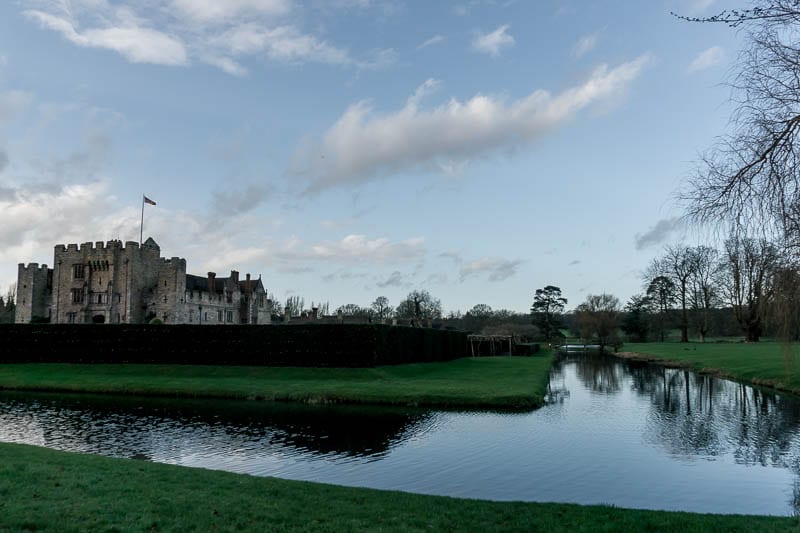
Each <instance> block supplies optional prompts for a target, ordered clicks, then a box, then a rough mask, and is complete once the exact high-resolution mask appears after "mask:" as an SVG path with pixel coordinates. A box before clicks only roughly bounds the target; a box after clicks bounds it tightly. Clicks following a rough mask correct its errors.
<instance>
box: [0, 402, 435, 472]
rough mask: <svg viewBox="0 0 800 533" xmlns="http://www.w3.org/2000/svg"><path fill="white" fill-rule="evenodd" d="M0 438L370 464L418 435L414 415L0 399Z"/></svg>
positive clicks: (122, 450)
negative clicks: (353, 459) (310, 457)
mask: <svg viewBox="0 0 800 533" xmlns="http://www.w3.org/2000/svg"><path fill="white" fill-rule="evenodd" d="M0 402H2V413H1V414H0V439H2V440H13V441H17V442H28V443H31V444H38V445H41V446H47V447H50V448H56V449H61V450H75V451H81V452H87V453H99V454H104V455H110V456H113V457H136V458H140V459H146V458H155V457H159V458H164V457H173V458H174V457H176V456H180V455H187V454H188V455H191V454H205V453H215V452H217V451H219V450H228V451H232V452H233V453H241V452H243V451H244V452H246V451H257V452H259V453H264V452H268V451H270V450H272V451H275V450H280V451H281V453H284V454H289V455H295V454H302V453H308V454H311V455H321V456H328V457H348V456H358V457H367V458H375V457H380V456H381V455H384V454H385V453H387V451H388V450H389V449H390V448H391V447H392V446H393V445H395V444H396V443H397V442H400V441H402V440H404V439H406V438H408V437H409V436H410V435H413V434H418V433H421V432H424V431H425V429H426V424H427V423H428V421H429V419H430V418H431V417H430V414H429V413H427V412H425V411H420V410H411V409H406V410H398V409H376V408H370V407H363V408H351V407H348V408H343V407H340V406H308V405H302V404H266V403H257V402H224V401H214V402H202V401H191V400H163V399H131V398H119V397H115V398H114V399H113V401H112V402H109V399H108V398H104V397H101V396H85V397H84V396H77V395H69V396H62V395H47V394H37V395H32V394H22V393H4V394H2V395H0Z"/></svg>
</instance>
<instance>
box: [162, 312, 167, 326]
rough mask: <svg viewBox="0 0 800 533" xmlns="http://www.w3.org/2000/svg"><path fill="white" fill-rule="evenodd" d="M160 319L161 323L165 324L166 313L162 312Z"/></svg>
mask: <svg viewBox="0 0 800 533" xmlns="http://www.w3.org/2000/svg"><path fill="white" fill-rule="evenodd" d="M161 321H162V322H163V323H165V324H166V323H167V313H164V314H163V315H161Z"/></svg>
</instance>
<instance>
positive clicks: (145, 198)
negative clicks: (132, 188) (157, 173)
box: [144, 196, 156, 205]
mask: <svg viewBox="0 0 800 533" xmlns="http://www.w3.org/2000/svg"><path fill="white" fill-rule="evenodd" d="M144 203H146V204H150V205H156V203H155V202H154V201H153V200H151V199H150V198H148V197H147V196H145V197H144Z"/></svg>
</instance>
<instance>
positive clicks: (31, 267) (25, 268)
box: [19, 263, 49, 272]
mask: <svg viewBox="0 0 800 533" xmlns="http://www.w3.org/2000/svg"><path fill="white" fill-rule="evenodd" d="M19 270H20V271H22V272H47V271H48V270H49V269H48V268H47V265H46V264H43V265H41V266H39V263H28V266H25V263H20V264H19Z"/></svg>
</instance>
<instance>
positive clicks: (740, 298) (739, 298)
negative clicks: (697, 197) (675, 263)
mask: <svg viewBox="0 0 800 533" xmlns="http://www.w3.org/2000/svg"><path fill="white" fill-rule="evenodd" d="M779 267H780V255H779V253H778V249H777V248H776V247H775V245H774V244H772V243H770V242H769V241H767V240H765V239H754V238H746V237H739V236H734V237H731V238H730V239H728V240H727V241H725V266H724V268H725V271H726V278H727V280H726V283H723V284H722V289H723V294H724V295H725V297H726V298H727V300H728V303H729V304H730V306H731V308H732V309H733V313H734V315H735V317H736V320H737V322H739V325H740V326H741V328H742V331H743V332H744V334H745V336H746V339H747V340H748V341H750V342H758V341H759V339H760V338H761V334H762V330H763V321H764V317H765V316H766V313H767V311H768V309H769V304H770V301H771V299H772V297H773V294H774V292H773V291H774V275H775V273H776V272H777V271H778V269H779Z"/></svg>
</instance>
